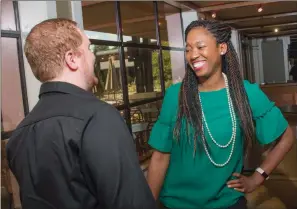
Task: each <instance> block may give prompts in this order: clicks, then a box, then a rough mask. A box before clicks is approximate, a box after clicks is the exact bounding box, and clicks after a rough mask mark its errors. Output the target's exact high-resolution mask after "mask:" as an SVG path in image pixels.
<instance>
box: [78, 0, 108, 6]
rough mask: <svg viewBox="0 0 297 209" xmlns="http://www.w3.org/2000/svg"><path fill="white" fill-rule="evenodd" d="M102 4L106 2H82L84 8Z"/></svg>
mask: <svg viewBox="0 0 297 209" xmlns="http://www.w3.org/2000/svg"><path fill="white" fill-rule="evenodd" d="M102 2H104V1H98V0H96V1H81V5H82V6H83V7H86V6H91V5H94V4H99V3H102Z"/></svg>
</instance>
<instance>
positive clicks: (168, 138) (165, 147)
mask: <svg viewBox="0 0 297 209" xmlns="http://www.w3.org/2000/svg"><path fill="white" fill-rule="evenodd" d="M177 100H178V90H177V86H171V87H169V88H168V89H167V91H166V93H165V97H164V99H163V104H162V108H161V112H160V115H159V117H158V120H157V121H156V123H155V124H154V126H153V128H152V131H151V134H150V139H149V145H150V146H151V147H152V148H153V149H156V150H158V151H160V152H165V153H170V152H171V149H172V142H173V141H172V139H173V131H172V130H173V127H172V126H173V124H174V123H173V117H174V112H173V111H174V110H176V109H177V103H178V101H177Z"/></svg>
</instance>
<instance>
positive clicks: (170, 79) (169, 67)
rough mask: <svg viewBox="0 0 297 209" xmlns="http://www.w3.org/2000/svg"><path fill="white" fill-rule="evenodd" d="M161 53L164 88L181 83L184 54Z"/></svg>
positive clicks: (179, 52) (183, 69)
mask: <svg viewBox="0 0 297 209" xmlns="http://www.w3.org/2000/svg"><path fill="white" fill-rule="evenodd" d="M162 53H163V69H164V81H165V88H168V87H169V86H170V85H171V84H172V83H177V82H181V81H182V79H183V78H184V74H185V58H184V52H183V51H169V50H163V51H162Z"/></svg>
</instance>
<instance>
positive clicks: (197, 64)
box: [193, 61, 206, 71]
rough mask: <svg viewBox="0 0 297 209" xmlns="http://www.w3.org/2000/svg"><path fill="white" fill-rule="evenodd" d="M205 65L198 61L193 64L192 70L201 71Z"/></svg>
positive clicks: (203, 62)
mask: <svg viewBox="0 0 297 209" xmlns="http://www.w3.org/2000/svg"><path fill="white" fill-rule="evenodd" d="M205 64H206V61H198V62H194V63H193V67H194V70H197V71H198V70H201V69H202V68H203V66H204V65H205Z"/></svg>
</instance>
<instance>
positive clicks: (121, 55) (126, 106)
mask: <svg viewBox="0 0 297 209" xmlns="http://www.w3.org/2000/svg"><path fill="white" fill-rule="evenodd" d="M164 3H165V4H169V3H168V2H164ZM120 4H121V2H120V1H115V2H114V6H115V13H116V28H117V37H118V38H117V40H118V41H105V40H97V39H90V42H91V44H94V45H105V46H117V47H119V61H120V71H121V79H122V92H123V102H124V104H122V105H119V106H116V108H117V109H118V110H124V118H125V120H126V123H127V126H128V128H129V130H130V132H131V133H132V124H131V108H132V107H136V106H138V105H144V104H148V103H151V102H156V101H159V100H162V99H163V98H164V95H165V91H166V89H165V81H164V66H163V53H162V51H163V50H168V51H171V50H172V51H183V52H184V47H185V40H184V32H183V31H184V26H183V18H182V9H181V8H179V7H176V6H174V5H171V4H169V5H170V6H172V7H175V8H177V9H178V11H179V14H180V20H181V30H182V31H181V33H182V39H183V47H170V46H162V43H161V35H160V26H159V24H158V23H159V10H158V6H159V5H158V2H157V1H153V4H154V16H155V27H156V39H157V44H156V45H151V44H142V43H131V42H130V43H129V42H128V43H127V42H124V41H123V32H122V28H123V27H122V18H121V7H120ZM125 47H134V48H145V49H153V50H157V51H158V64H159V77H160V84H161V94H162V96H160V97H156V98H149V99H144V100H141V101H137V102H131V103H130V101H129V92H128V85H127V83H128V82H127V76H126V75H127V70H126V66H125V53H124V48H125ZM185 67H186V61H185Z"/></svg>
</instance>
